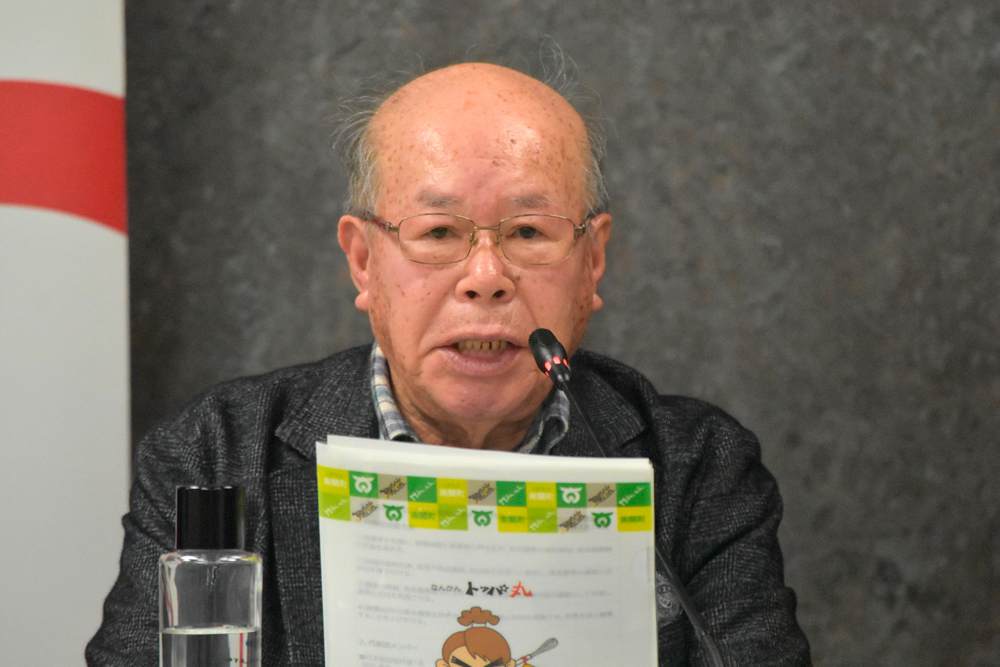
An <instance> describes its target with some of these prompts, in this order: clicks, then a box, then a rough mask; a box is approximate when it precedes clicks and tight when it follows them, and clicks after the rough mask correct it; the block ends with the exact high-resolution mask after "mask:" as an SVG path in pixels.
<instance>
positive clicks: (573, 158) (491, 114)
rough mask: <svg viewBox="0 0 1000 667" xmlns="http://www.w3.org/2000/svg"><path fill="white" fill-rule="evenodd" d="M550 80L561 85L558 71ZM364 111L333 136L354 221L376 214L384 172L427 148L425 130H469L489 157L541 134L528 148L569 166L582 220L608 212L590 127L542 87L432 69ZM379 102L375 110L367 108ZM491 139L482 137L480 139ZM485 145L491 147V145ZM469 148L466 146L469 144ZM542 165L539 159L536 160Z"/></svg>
mask: <svg viewBox="0 0 1000 667" xmlns="http://www.w3.org/2000/svg"><path fill="white" fill-rule="evenodd" d="M555 79H556V80H563V81H565V80H567V79H569V77H568V76H567V75H566V74H565V72H564V71H563V70H561V69H560V70H559V71H557V72H556V73H555ZM365 101H366V102H368V103H369V105H370V108H368V109H365V110H361V111H358V112H356V113H355V114H354V115H353V116H352V117H351V118H349V119H348V121H347V122H346V123H345V124H344V125H343V127H342V128H341V132H340V137H341V139H340V140H341V150H342V156H343V158H344V161H345V166H346V167H347V170H348V175H349V177H350V181H351V183H350V192H349V201H348V207H347V208H348V211H349V212H350V213H353V214H361V213H362V212H364V211H371V210H373V209H375V208H377V207H378V204H379V201H380V200H381V198H382V197H383V196H384V195H386V194H387V193H391V191H392V184H390V183H387V182H385V175H386V173H387V172H386V171H385V167H386V165H387V164H388V163H389V162H391V161H394V160H398V159H400V156H402V155H405V154H406V152H407V151H409V150H411V149H413V148H415V147H417V146H418V145H421V144H423V145H424V146H426V144H427V142H429V141H433V140H434V139H435V137H434V136H433V135H434V134H435V133H434V132H433V131H429V130H430V126H431V125H433V124H435V123H436V124H438V125H439V126H440V127H443V128H463V129H468V130H470V132H468V136H467V138H466V139H467V140H468V141H472V142H475V145H476V147H477V150H479V151H480V152H482V153H483V154H484V155H485V154H486V153H491V154H492V155H494V156H496V155H497V154H498V153H499V152H500V151H499V149H500V148H503V146H501V143H502V144H506V145H507V146H506V147H508V148H510V147H516V146H517V142H518V141H520V140H525V139H529V138H530V137H529V134H530V132H526V130H530V129H531V128H535V130H534V132H535V134H536V137H537V135H538V133H539V132H544V134H545V138H546V139H547V141H544V142H541V143H542V144H544V145H539V142H527V143H525V144H523V145H522V147H521V148H522V149H523V150H529V149H530V145H529V144H533V145H534V146H535V148H536V149H542V150H548V151H553V153H552V154H551V155H549V156H548V157H549V158H552V159H555V160H557V161H558V162H559V163H560V165H561V164H563V163H572V164H573V165H574V166H573V172H574V174H576V175H578V176H577V181H576V183H575V187H577V188H579V190H580V192H581V196H582V201H583V204H584V209H585V211H581V214H584V213H599V212H602V211H605V210H607V208H608V202H607V193H606V190H605V187H604V178H603V174H602V172H601V160H602V158H603V153H604V151H603V141H602V137H601V135H600V132H599V131H598V130H597V128H594V127H589V126H588V125H587V124H586V123H585V122H584V120H583V119H582V118H581V117H580V114H579V113H577V111H576V110H575V109H574V108H573V106H572V105H571V104H570V103H569V102H568V101H567V100H566V99H565V98H564V97H563V96H562V95H560V94H559V93H558V92H556V91H555V90H553V89H552V88H551V87H550V86H548V85H546V84H545V83H543V82H541V81H539V80H537V79H535V78H532V77H530V76H527V75H525V74H522V73H520V72H517V71H515V70H512V69H508V68H506V67H500V66H498V65H492V64H487V63H464V64H459V65H453V66H450V67H445V68H442V69H439V70H435V71H433V72H430V73H428V74H425V75H423V76H420V77H418V78H417V79H414V80H413V81H411V82H409V83H407V84H406V85H404V86H402V87H400V88H398V89H397V90H396V91H395V92H393V93H392V94H391V95H389V96H388V97H386V98H385V99H384V101H382V100H380V99H377V98H366V99H365ZM376 101H377V102H379V104H378V105H377V106H375V105H371V103H372V102H376ZM487 134H491V137H489V138H487V137H486V135H487ZM490 142H492V144H493V145H492V146H491V145H490ZM470 148H471V145H470ZM538 157H539V159H541V157H542V156H540V155H539V156H538Z"/></svg>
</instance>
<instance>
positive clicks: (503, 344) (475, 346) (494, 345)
mask: <svg viewBox="0 0 1000 667" xmlns="http://www.w3.org/2000/svg"><path fill="white" fill-rule="evenodd" d="M456 347H457V348H458V351H459V352H461V353H462V354H465V353H466V352H496V353H498V354H499V353H500V352H503V351H504V350H506V349H507V341H505V340H463V341H459V342H458V343H457V344H456Z"/></svg>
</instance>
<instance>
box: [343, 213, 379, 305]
mask: <svg viewBox="0 0 1000 667" xmlns="http://www.w3.org/2000/svg"><path fill="white" fill-rule="evenodd" d="M366 226H367V225H366V223H365V221H364V220H362V219H361V218H359V217H357V216H354V215H345V216H343V217H342V218H341V219H340V222H339V223H338V225H337V242H338V243H340V248H341V250H343V251H344V254H345V255H346V256H347V265H348V266H349V267H350V269H351V280H353V281H354V286H355V287H357V288H358V296H356V297H355V298H354V305H355V307H357V309H358V310H362V311H364V312H368V305H369V303H370V300H369V297H368V280H369V268H370V266H369V262H370V261H371V248H370V247H369V246H368V233H367V230H366V229H365V227H366Z"/></svg>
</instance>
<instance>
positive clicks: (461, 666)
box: [451, 656, 472, 667]
mask: <svg viewBox="0 0 1000 667" xmlns="http://www.w3.org/2000/svg"><path fill="white" fill-rule="evenodd" d="M451 662H452V664H455V665H458V667H472V665H470V664H469V663H467V662H466V661H465V660H462V659H461V658H456V657H455V656H451Z"/></svg>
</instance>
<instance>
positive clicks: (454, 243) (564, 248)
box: [366, 213, 590, 266]
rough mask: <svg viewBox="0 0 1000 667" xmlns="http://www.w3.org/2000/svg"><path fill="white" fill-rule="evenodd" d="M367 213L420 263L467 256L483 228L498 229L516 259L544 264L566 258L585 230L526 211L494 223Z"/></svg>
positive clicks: (506, 254)
mask: <svg viewBox="0 0 1000 667" xmlns="http://www.w3.org/2000/svg"><path fill="white" fill-rule="evenodd" d="M366 219H367V220H369V221H370V222H374V223H375V224H377V225H380V226H381V227H382V228H383V229H384V230H385V231H387V232H390V233H395V234H396V235H397V237H398V239H399V250H400V252H402V253H403V257H405V258H407V259H408V260H410V261H411V262H417V263H418V264H454V263H455V262H461V261H462V260H463V259H465V258H466V257H468V256H469V253H470V252H471V251H472V247H473V246H474V245H475V244H476V238H477V236H478V234H479V232H480V231H481V230H482V231H490V232H494V233H495V234H496V241H495V243H497V244H498V245H499V246H500V252H501V254H502V255H503V256H504V257H506V258H507V259H508V260H510V261H511V262H514V263H515V264H522V265H527V266H543V265H546V264H556V263H558V262H561V261H563V260H564V259H566V258H567V257H569V256H570V254H572V252H573V247H574V246H575V245H576V240H577V238H579V237H580V235H581V234H583V233H584V231H586V228H587V221H588V220H590V216H587V217H586V218H584V220H583V222H581V223H580V224H579V225H578V224H576V223H575V222H573V221H572V220H570V219H569V218H565V217H563V216H561V215H549V214H543V213H525V214H522V215H514V216H511V217H509V218H504V219H503V220H501V221H500V222H499V223H497V224H496V225H495V226H493V227H481V226H479V225H477V224H476V223H475V222H473V221H472V219H470V218H467V217H465V216H463V215H454V214H451V213H418V214H417V215H411V216H407V217H405V218H403V219H402V220H400V221H399V222H398V223H396V224H395V225H394V224H392V223H391V222H388V221H386V220H383V219H382V218H380V217H378V216H376V215H374V214H371V213H369V214H368V215H367V216H366Z"/></svg>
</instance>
